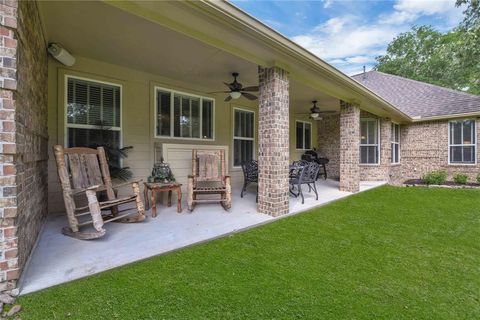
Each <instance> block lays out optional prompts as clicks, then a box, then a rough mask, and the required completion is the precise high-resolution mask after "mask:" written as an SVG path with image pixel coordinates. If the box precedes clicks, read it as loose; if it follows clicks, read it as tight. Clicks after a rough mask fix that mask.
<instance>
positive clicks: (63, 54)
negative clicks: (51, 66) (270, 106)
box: [48, 43, 75, 67]
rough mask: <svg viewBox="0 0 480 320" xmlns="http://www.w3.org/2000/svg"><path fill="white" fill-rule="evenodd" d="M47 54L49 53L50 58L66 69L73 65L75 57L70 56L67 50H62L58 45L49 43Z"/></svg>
mask: <svg viewBox="0 0 480 320" xmlns="http://www.w3.org/2000/svg"><path fill="white" fill-rule="evenodd" d="M48 52H50V54H51V55H52V57H54V58H55V59H57V60H58V61H60V62H61V63H63V64H64V65H66V66H67V67H71V66H73V64H74V63H75V57H74V56H72V55H71V54H70V53H69V52H68V51H67V50H65V48H63V47H62V46H61V45H59V44H58V43H50V44H49V45H48Z"/></svg>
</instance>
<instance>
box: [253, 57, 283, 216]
mask: <svg viewBox="0 0 480 320" xmlns="http://www.w3.org/2000/svg"><path fill="white" fill-rule="evenodd" d="M258 76H259V90H260V95H259V125H258V136H259V137H258V170H259V176H258V211H259V212H261V213H266V214H269V215H271V216H280V215H283V214H286V213H288V207H289V198H288V163H289V158H290V155H289V114H288V111H289V92H288V90H289V88H288V87H289V82H288V73H287V72H286V71H285V70H282V69H281V68H278V67H271V68H264V67H260V66H259V67H258Z"/></svg>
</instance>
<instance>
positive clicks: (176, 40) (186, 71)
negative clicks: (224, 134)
mask: <svg viewBox="0 0 480 320" xmlns="http://www.w3.org/2000/svg"><path fill="white" fill-rule="evenodd" d="M39 4H40V10H41V14H42V21H43V25H44V29H45V33H46V35H47V41H48V42H58V43H61V44H62V45H63V46H64V47H65V48H67V49H68V51H69V52H70V53H72V54H73V55H74V56H81V57H86V58H91V59H95V60H99V61H103V62H107V63H111V64H116V65H120V66H124V67H127V68H130V69H135V70H140V71H144V72H149V73H153V74H157V75H160V76H162V77H166V78H170V79H173V80H177V81H180V82H183V83H186V84H192V88H193V89H195V90H198V91H201V92H211V91H219V90H225V89H226V87H225V86H224V85H223V84H222V82H223V81H226V82H230V81H231V73H232V72H234V71H237V72H240V78H239V81H240V82H242V83H244V84H245V85H255V84H258V73H257V64H255V63H252V62H250V61H247V60H245V59H242V58H240V57H238V56H236V55H233V54H231V53H228V52H226V51H224V50H221V49H218V48H216V47H214V46H211V45H209V44H207V43H205V42H202V41H199V40H197V39H194V38H192V37H188V36H186V35H184V34H181V33H179V32H176V31H174V30H172V29H169V28H166V27H163V26H161V25H159V24H157V23H154V22H151V21H149V20H146V19H143V18H141V17H139V16H137V15H133V14H131V13H128V12H126V11H124V10H121V9H118V8H116V7H113V6H110V5H108V4H106V3H103V2H97V1H95V2H82V1H79V2H77V1H67V2H60V1H42V2H39ZM106 17H108V18H106ZM73 68H75V66H73ZM290 97H291V101H290V104H291V108H292V113H306V112H308V109H309V108H310V107H311V101H312V100H318V101H319V102H320V103H319V105H320V107H321V108H322V109H325V110H337V109H338V106H339V103H338V99H336V98H334V97H332V96H329V95H327V94H325V93H322V92H320V91H319V90H315V89H313V88H311V87H309V86H306V85H305V84H303V83H301V82H299V81H296V80H295V79H292V81H291V85H290ZM219 98H223V95H221V97H220V96H219Z"/></svg>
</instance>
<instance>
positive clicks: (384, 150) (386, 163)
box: [379, 118, 392, 181]
mask: <svg viewBox="0 0 480 320" xmlns="http://www.w3.org/2000/svg"><path fill="white" fill-rule="evenodd" d="M379 132H380V169H381V171H380V174H381V177H382V178H381V179H382V180H385V181H390V163H391V161H392V145H391V139H392V137H391V135H392V121H390V119H387V118H382V119H380V130H379Z"/></svg>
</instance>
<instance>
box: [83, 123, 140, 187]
mask: <svg viewBox="0 0 480 320" xmlns="http://www.w3.org/2000/svg"><path fill="white" fill-rule="evenodd" d="M97 126H99V128H100V129H98V130H93V131H92V135H91V139H92V140H91V145H89V146H88V147H89V148H98V147H103V148H104V149H105V155H106V157H107V161H108V169H109V171H110V176H111V177H112V178H114V179H115V178H117V179H120V180H124V181H128V180H130V179H131V178H132V175H133V174H132V171H131V170H130V168H129V167H122V166H121V160H122V159H125V158H127V157H128V152H129V151H130V150H131V149H133V146H127V147H123V148H120V147H119V146H118V145H117V144H116V143H114V142H112V140H111V135H110V134H109V133H110V132H109V131H110V130H111V128H110V127H108V126H106V125H104V124H103V123H102V122H98V123H97Z"/></svg>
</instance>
